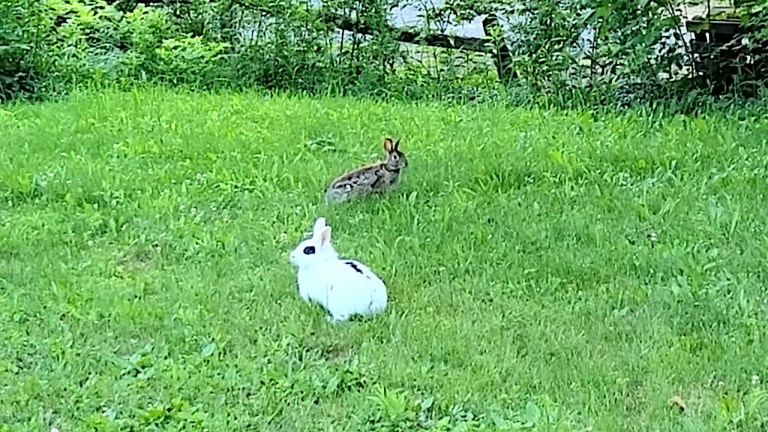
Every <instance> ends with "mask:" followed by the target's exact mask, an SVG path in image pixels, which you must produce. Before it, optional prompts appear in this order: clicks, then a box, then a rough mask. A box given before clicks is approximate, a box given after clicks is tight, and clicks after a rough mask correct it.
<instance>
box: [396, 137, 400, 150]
mask: <svg viewBox="0 0 768 432" xmlns="http://www.w3.org/2000/svg"><path fill="white" fill-rule="evenodd" d="M398 150H400V139H399V138H398V139H397V141H395V151H398Z"/></svg>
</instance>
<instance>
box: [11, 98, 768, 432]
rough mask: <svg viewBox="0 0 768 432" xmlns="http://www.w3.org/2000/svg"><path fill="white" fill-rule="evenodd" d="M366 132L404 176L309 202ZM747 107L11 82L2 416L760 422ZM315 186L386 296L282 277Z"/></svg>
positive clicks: (278, 425) (440, 423)
mask: <svg viewBox="0 0 768 432" xmlns="http://www.w3.org/2000/svg"><path fill="white" fill-rule="evenodd" d="M387 134H392V135H394V136H396V137H402V144H401V147H402V150H403V151H405V152H406V153H407V155H408V158H409V162H410V165H409V167H408V169H407V171H406V172H405V173H404V178H403V183H402V184H401V186H400V188H399V189H398V190H396V191H395V192H394V193H392V194H391V195H388V196H386V197H383V198H380V199H370V200H363V201H357V202H352V203H349V204H346V205H341V206H336V207H328V206H326V205H325V204H324V203H323V189H324V187H325V185H326V184H327V182H328V181H329V180H330V179H332V178H333V177H335V176H336V175H338V174H340V173H341V172H342V171H344V170H346V169H349V168H351V167H353V166H355V165H357V164H361V163H367V162H370V161H372V160H373V159H375V158H378V157H380V156H381V152H382V150H381V147H380V146H381V138H382V137H383V136H385V135H387ZM766 137H768V119H746V120H745V119H741V120H739V119H737V118H735V117H734V118H728V117H727V116H711V117H708V118H706V119H704V118H683V117H675V118H664V119H659V118H647V117H642V116H639V115H637V114H625V115H621V116H619V115H604V116H590V115H587V114H581V113H566V112H557V111H526V110H509V109H503V108H499V107H493V106H465V107H456V106H446V105H438V104H420V105H408V104H382V103H377V102H371V101H356V100H351V99H323V100H318V99H300V98H288V97H272V98H267V97H263V96H258V95H255V94H251V95H235V94H227V95H200V94H197V95H196V94H187V93H184V94H181V93H179V94H174V93H171V92H166V91H160V90H152V91H149V90H147V91H137V92H133V93H109V92H107V93H102V94H80V95H76V96H73V97H72V98H71V99H69V100H67V101H63V102H60V103H47V104H40V105H14V106H6V107H4V108H3V109H2V110H0V140H2V146H1V147H0V148H2V153H0V329H1V331H2V333H1V334H2V343H1V344H0V430H1V431H40V430H48V429H49V428H50V427H51V426H56V427H58V428H59V429H60V430H61V431H62V432H74V431H89V430H100V431H116V430H136V431H140V430H209V431H244V430H253V431H310V430H312V431H318V430H323V431H341V430H350V431H352V430H360V431H366V430H401V431H412V430H419V429H418V428H419V427H421V428H424V429H428V428H430V427H431V429H430V430H442V431H448V430H455V431H459V430H463V431H470V430H512V429H516V428H522V427H525V426H528V427H530V429H529V430H535V431H586V430H592V431H638V432H640V431H643V432H645V431H670V432H671V431H755V432H757V431H761V430H765V428H767V427H768V386H767V385H766V379H768V303H767V297H768V294H767V292H766V291H768V288H766V286H767V285H766V284H768V261H767V260H766V258H767V257H768V241H767V240H768V215H767V214H766V203H768V201H767V198H766V194H767V193H768V180H766V179H768V144H766V142H767V141H766V140H767V139H768V138H766ZM319 215H323V216H326V217H327V219H328V222H329V223H330V224H331V225H332V226H333V228H334V231H333V233H334V243H335V245H336V247H337V249H338V250H339V251H340V252H341V253H342V254H344V255H347V256H353V257H356V258H358V259H361V260H362V261H364V262H366V263H368V264H369V265H370V266H371V267H372V268H373V269H374V270H375V271H376V272H377V273H378V274H380V275H381V276H382V277H383V278H384V280H385V281H386V282H387V283H388V286H389V290H390V308H389V309H388V310H387V311H386V313H384V314H383V315H380V316H378V317H375V318H372V319H367V320H355V321H353V322H348V323H344V324H340V325H335V326H334V325H331V324H329V323H327V322H326V320H325V316H324V313H323V311H322V310H321V309H320V308H319V307H316V306H311V305H308V304H306V303H304V302H302V301H301V299H300V298H299V296H298V294H297V292H296V287H295V273H294V270H293V268H292V267H291V266H290V264H289V261H288V251H289V250H290V249H291V248H293V247H294V246H295V245H296V244H297V243H298V242H299V241H300V240H301V238H302V237H303V235H304V234H305V233H306V232H308V231H309V230H310V228H311V224H312V222H313V220H314V218H315V217H317V216H319ZM753 376H756V377H754V378H753ZM753 381H755V382H753ZM673 396H679V397H681V398H682V399H683V400H684V401H685V402H686V403H687V405H688V409H687V410H686V412H685V413H682V414H681V413H680V412H679V411H678V410H676V409H674V408H673V407H671V406H670V404H669V399H670V398H671V397H673ZM590 428H591V429H590Z"/></svg>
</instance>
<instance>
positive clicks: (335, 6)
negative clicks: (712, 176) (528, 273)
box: [0, 0, 768, 107]
mask: <svg viewBox="0 0 768 432" xmlns="http://www.w3.org/2000/svg"><path fill="white" fill-rule="evenodd" d="M407 3H411V5H412V6H413V7H415V8H417V9H418V10H419V13H420V14H421V16H422V17H423V18H424V24H423V25H422V28H421V31H424V32H426V31H434V30H440V29H444V28H445V26H446V24H447V23H457V22H461V21H462V20H469V19H472V18H474V17H476V16H478V15H483V14H487V13H490V12H494V13H497V14H500V15H502V16H508V17H511V16H520V17H523V18H525V19H524V20H523V21H522V22H521V23H518V24H514V25H512V24H510V25H509V26H507V27H506V30H507V31H506V32H505V34H504V35H500V34H496V35H492V36H493V37H494V38H495V40H496V41H497V42H498V41H499V38H500V37H501V36H504V37H505V41H507V42H508V43H509V44H510V46H511V49H512V52H513V54H514V64H513V69H514V71H515V74H516V78H515V79H513V80H510V81H509V82H505V83H501V84H500V83H499V82H498V77H497V75H496V72H495V69H494V67H493V65H492V62H490V59H489V56H483V55H476V54H470V53H457V52H456V51H452V50H439V49H424V48H416V47H414V46H413V45H404V44H401V43H398V42H396V41H395V40H394V38H393V32H392V31H391V29H389V28H388V26H387V19H386V17H387V13H389V12H390V11H391V10H392V9H393V8H395V7H397V6H403V5H404V4H407ZM677 3H678V2H677V1H675V0H506V1H505V0H500V1H492V0H472V1H469V0H462V1H453V0H448V1H446V2H444V4H442V5H440V6H431V4H432V3H431V2H417V1H413V2H405V1H395V0H367V1H359V0H325V1H323V2H322V3H321V4H320V5H317V4H315V3H310V2H309V1H308V0H185V1H179V0H143V1H137V0H119V1H113V0H48V1H45V2H40V1H37V0H0V47H2V48H1V49H0V98H2V99H5V100H7V99H10V98H13V97H17V96H44V97H47V96H51V95H57V94H65V93H68V92H69V91H71V89H73V88H75V87H81V86H93V85H111V86H115V85H116V86H127V85H134V84H137V83H153V84H170V85H174V86H192V87H195V88H205V89H214V88H240V89H242V88H263V89H271V90H289V91H300V92H309V93H314V94H318V93H323V94H349V95H375V96H382V97H397V98H409V99H413V98H423V97H426V96H428V97H431V98H435V97H438V98H443V99H461V100H470V99H471V100H476V99H484V100H486V99H491V100H504V101H511V102H516V103H519V102H528V103H540V104H547V105H553V104H554V105H559V106H584V105H607V106H627V105H632V104H636V103H642V104H647V103H651V102H652V103H658V102H662V101H665V100H675V101H677V103H679V102H684V103H685V105H687V106H691V107H697V106H699V105H700V104H701V103H702V101H703V100H704V98H705V97H707V96H709V95H710V94H711V93H712V92H711V91H710V90H712V89H713V88H716V87H717V86H716V84H717V83H712V82H708V81H707V82H700V81H701V80H697V79H694V78H695V77H696V74H695V73H694V63H693V59H694V55H693V54H692V51H691V46H690V40H689V39H688V38H686V37H685V35H684V34H683V32H682V27H681V22H680V17H679V15H677V14H675V13H673V12H674V10H675V9H676V8H677V7H678V6H679V5H678V4H677ZM741 3H745V5H740V6H741V7H742V8H741V9H740V10H742V11H746V12H744V14H743V19H744V21H745V23H746V25H747V30H748V33H747V36H748V37H746V38H744V39H741V40H739V41H738V45H739V49H741V54H739V60H738V62H741V63H743V64H746V63H755V61H757V60H760V59H762V58H763V57H762V56H763V54H762V48H761V47H763V46H764V41H765V40H766V35H768V31H766V26H765V23H766V19H765V12H764V9H765V7H764V5H762V4H759V2H754V1H753V2H741ZM328 17H346V18H351V19H354V20H356V21H357V22H358V23H362V24H365V25H366V26H368V27H369V28H371V29H372V30H373V35H372V36H361V35H357V34H354V33H350V32H343V33H341V32H339V31H336V30H335V26H334V25H333V24H331V23H330V21H329V19H327V18H328ZM513 30H514V31H517V32H518V33H514V32H513ZM584 31H587V32H591V34H593V35H594V37H593V38H592V40H591V42H589V43H585V40H584V38H583V37H582V38H580V35H582V33H583V32H584ZM510 32H512V33H510ZM515 34H516V35H517V36H515ZM758 63H759V61H758ZM758 69H759V68H758ZM762 72H763V71H762V69H759V70H757V71H755V70H754V68H752V69H749V68H746V67H744V68H737V73H736V75H737V76H736V78H735V81H736V84H735V85H733V86H731V87H729V89H728V90H727V92H728V93H731V94H740V95H742V96H743V95H744V91H746V90H748V93H749V94H748V96H749V95H751V96H754V95H759V94H760V92H761V91H762V88H763V87H764V86H763V84H764V81H765V79H766V78H765V77H766V76H768V75H766V74H764V73H762ZM686 77H687V78H689V79H680V78H686Z"/></svg>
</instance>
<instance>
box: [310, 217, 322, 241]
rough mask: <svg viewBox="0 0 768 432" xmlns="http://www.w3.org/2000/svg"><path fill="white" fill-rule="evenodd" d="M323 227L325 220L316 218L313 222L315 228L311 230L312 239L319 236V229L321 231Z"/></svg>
mask: <svg viewBox="0 0 768 432" xmlns="http://www.w3.org/2000/svg"><path fill="white" fill-rule="evenodd" d="M323 227H325V218H324V217H322V216H320V217H319V218H317V220H316V221H315V227H314V228H312V235H313V236H314V237H317V236H319V235H320V230H321V229H323Z"/></svg>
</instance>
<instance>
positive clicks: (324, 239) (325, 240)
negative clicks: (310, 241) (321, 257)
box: [317, 226, 331, 248]
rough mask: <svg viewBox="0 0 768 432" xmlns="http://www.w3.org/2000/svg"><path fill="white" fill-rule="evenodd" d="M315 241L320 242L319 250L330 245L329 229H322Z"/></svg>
mask: <svg viewBox="0 0 768 432" xmlns="http://www.w3.org/2000/svg"><path fill="white" fill-rule="evenodd" d="M317 240H318V241H319V242H320V247H321V248H322V247H326V246H328V245H329V244H331V227H329V226H327V227H323V228H322V229H321V230H320V235H319V236H318V239H317Z"/></svg>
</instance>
